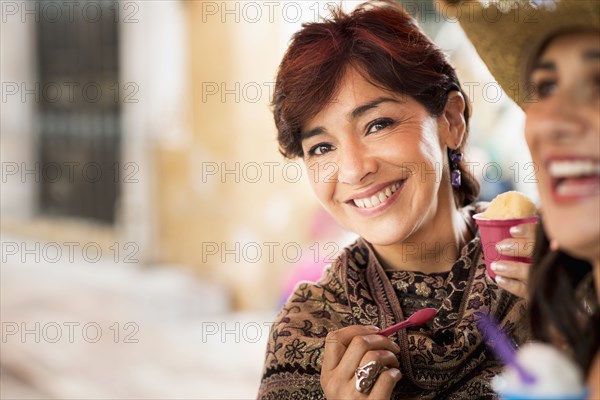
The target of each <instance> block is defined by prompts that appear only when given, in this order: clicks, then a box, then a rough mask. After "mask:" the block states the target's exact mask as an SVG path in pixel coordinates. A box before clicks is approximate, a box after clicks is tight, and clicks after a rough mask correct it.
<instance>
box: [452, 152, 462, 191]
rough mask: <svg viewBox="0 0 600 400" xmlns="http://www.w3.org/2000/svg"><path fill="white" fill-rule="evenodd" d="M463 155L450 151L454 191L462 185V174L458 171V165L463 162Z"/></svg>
mask: <svg viewBox="0 0 600 400" xmlns="http://www.w3.org/2000/svg"><path fill="white" fill-rule="evenodd" d="M462 157H463V155H462V153H461V152H460V151H458V150H451V151H450V163H451V164H452V174H451V176H450V182H451V183H452V187H453V188H454V189H458V188H459V187H460V184H461V173H460V170H459V169H458V163H459V162H460V161H461V160H462Z"/></svg>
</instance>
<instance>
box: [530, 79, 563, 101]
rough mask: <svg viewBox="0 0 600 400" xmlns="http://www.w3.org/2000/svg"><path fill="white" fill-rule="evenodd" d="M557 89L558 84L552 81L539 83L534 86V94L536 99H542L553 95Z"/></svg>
mask: <svg viewBox="0 0 600 400" xmlns="http://www.w3.org/2000/svg"><path fill="white" fill-rule="evenodd" d="M557 87H558V84H557V83H556V82H554V81H541V82H538V83H536V84H535V87H534V88H535V94H536V95H537V97H538V98H540V99H543V98H546V97H548V96H550V95H551V94H552V93H554V92H555V91H556V88H557Z"/></svg>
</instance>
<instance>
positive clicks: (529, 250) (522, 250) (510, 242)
mask: <svg viewBox="0 0 600 400" xmlns="http://www.w3.org/2000/svg"><path fill="white" fill-rule="evenodd" d="M534 247H535V240H533V239H524V238H516V239H515V238H509V239H504V240H502V241H500V242H498V243H496V250H497V251H498V253H499V254H502V255H504V256H509V257H529V258H531V256H532V255H533V248H534Z"/></svg>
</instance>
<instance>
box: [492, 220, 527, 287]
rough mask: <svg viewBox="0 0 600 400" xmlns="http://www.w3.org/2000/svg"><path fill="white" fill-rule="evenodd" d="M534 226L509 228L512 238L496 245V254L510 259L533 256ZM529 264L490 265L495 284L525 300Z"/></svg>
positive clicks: (507, 263)
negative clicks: (494, 275) (494, 274)
mask: <svg viewBox="0 0 600 400" xmlns="http://www.w3.org/2000/svg"><path fill="white" fill-rule="evenodd" d="M535 227H536V224H521V225H517V226H513V227H512V228H510V233H511V235H512V238H509V239H504V240H502V241H501V242H498V243H497V244H496V249H497V250H498V253H500V254H502V255H504V256H510V257H528V258H531V257H532V255H533V247H534V244H535ZM530 266H531V264H529V263H523V262H517V261H505V260H499V261H495V262H493V263H492V265H491V267H492V270H493V271H494V272H495V273H496V283H497V284H498V286H500V287H501V288H503V289H505V290H507V291H509V292H511V293H512V294H514V295H516V296H519V297H522V298H526V297H527V284H528V282H529V267H530Z"/></svg>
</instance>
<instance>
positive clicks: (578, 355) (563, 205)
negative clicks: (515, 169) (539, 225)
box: [446, 0, 600, 400]
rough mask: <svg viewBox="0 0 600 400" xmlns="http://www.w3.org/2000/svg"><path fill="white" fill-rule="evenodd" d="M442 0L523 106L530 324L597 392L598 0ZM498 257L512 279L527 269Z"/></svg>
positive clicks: (599, 224)
mask: <svg viewBox="0 0 600 400" xmlns="http://www.w3.org/2000/svg"><path fill="white" fill-rule="evenodd" d="M446 1H447V4H446V6H447V7H449V9H452V8H454V9H456V13H455V14H456V15H462V12H465V11H466V10H467V9H468V10H469V12H470V13H471V14H470V18H459V19H460V23H461V25H462V26H463V28H464V30H465V32H466V33H467V35H468V36H469V38H470V39H471V40H472V42H473V44H474V45H475V48H476V49H477V51H478V52H479V54H480V56H481V57H482V59H483V60H484V61H485V62H486V64H487V65H488V67H489V68H490V71H491V72H492V73H493V74H494V76H495V78H496V79H497V80H498V82H499V83H500V84H501V85H502V87H504V89H505V90H506V92H507V93H508V94H509V95H510V96H511V97H512V98H513V100H515V102H516V103H517V104H518V105H519V106H521V108H523V110H524V112H525V116H526V124H525V138H526V140H527V144H528V146H529V150H530V152H531V156H532V159H533V162H534V163H535V165H536V166H537V168H536V170H537V172H536V176H537V179H538V191H539V194H540V199H541V202H542V215H543V220H544V229H543V230H540V238H539V239H540V240H539V241H538V246H537V247H538V248H537V253H538V254H537V258H538V260H537V262H536V263H534V265H533V266H532V271H531V273H530V275H529V282H531V283H530V285H529V294H530V299H531V302H530V314H531V319H532V321H531V322H532V333H533V335H534V337H535V338H536V339H539V340H542V341H545V342H550V343H553V344H555V345H556V346H557V347H559V348H561V349H563V350H565V351H566V352H567V353H568V354H569V355H571V356H572V357H573V359H574V360H575V361H577V363H578V364H579V365H580V366H581V368H582V370H583V371H584V372H585V374H586V375H587V378H588V387H589V390H590V394H589V398H590V399H594V400H595V399H600V2H598V1H597V0H552V1H549V0H545V2H540V1H537V2H534V1H533V0H530V1H519V2H516V1H512V2H505V6H506V8H505V9H504V10H500V11H498V10H493V9H492V10H485V9H484V7H485V6H484V5H483V4H473V3H472V2H469V3H467V2H466V1H460V0H446ZM511 3H512V4H511ZM457 7H464V8H463V9H462V12H461V11H460V10H458V9H457ZM489 7H495V6H494V5H489ZM446 11H449V10H446ZM484 14H486V15H495V16H496V17H495V18H494V21H493V23H491V22H490V21H489V19H487V20H486V18H484V17H483V15H484ZM518 15H522V16H523V15H529V16H532V17H533V18H534V22H535V23H531V22H532V20H531V19H530V20H529V21H528V20H527V19H523V18H518ZM515 88H518V89H520V90H515ZM549 239H551V240H552V242H553V245H552V246H550V245H549ZM517 247H518V246H517ZM508 267H509V268H508V269H507V271H505V273H509V274H511V276H510V278H515V279H514V280H515V282H516V281H518V280H523V276H524V275H525V277H527V275H526V274H525V272H526V271H527V268H521V266H519V265H509V266H508ZM519 270H520V271H521V272H519Z"/></svg>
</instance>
